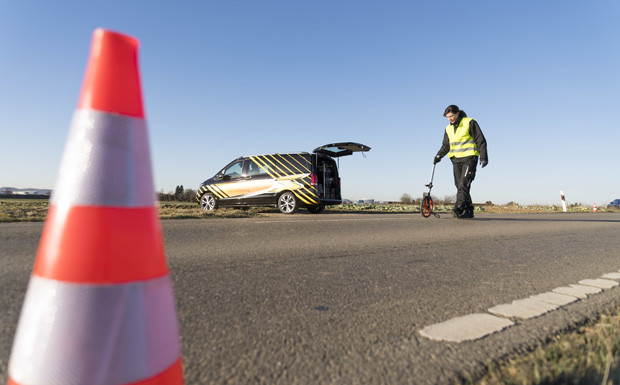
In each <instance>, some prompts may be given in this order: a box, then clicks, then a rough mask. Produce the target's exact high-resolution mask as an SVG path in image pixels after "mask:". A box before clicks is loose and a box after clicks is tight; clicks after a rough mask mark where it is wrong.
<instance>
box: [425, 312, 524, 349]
mask: <svg viewBox="0 0 620 385" xmlns="http://www.w3.org/2000/svg"><path fill="white" fill-rule="evenodd" d="M512 325H514V323H513V322H512V321H510V320H507V319H505V318H500V317H496V316H493V315H490V314H486V313H478V314H469V315H466V316H463V317H457V318H452V319H450V320H447V321H445V322H441V323H437V324H434V325H429V326H427V327H425V328H424V329H422V330H420V334H421V335H422V336H424V337H426V338H430V339H432V340H436V341H449V342H463V341H471V340H476V339H478V338H482V337H484V336H487V335H489V334H492V333H495V332H498V331H500V330H503V329H504V328H507V327H509V326H512Z"/></svg>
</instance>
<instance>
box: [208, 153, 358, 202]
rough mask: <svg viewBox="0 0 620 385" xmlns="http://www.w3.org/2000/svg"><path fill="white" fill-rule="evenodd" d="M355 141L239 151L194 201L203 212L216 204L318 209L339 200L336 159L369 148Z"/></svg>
mask: <svg viewBox="0 0 620 385" xmlns="http://www.w3.org/2000/svg"><path fill="white" fill-rule="evenodd" d="M369 150H370V147H368V146H365V145H363V144H359V143H353V142H346V143H332V144H327V145H325V146H321V147H319V148H316V149H315V150H314V151H313V152H312V153H307V152H300V153H289V154H270V155H253V156H242V157H240V158H237V159H235V160H233V161H232V162H230V163H229V164H228V165H226V167H224V168H223V169H222V170H221V171H219V172H218V173H217V174H216V175H215V176H214V177H213V178H210V179H207V180H206V181H204V182H202V184H201V185H200V187H199V188H198V191H197V192H196V200H197V201H198V203H199V204H200V206H201V207H202V208H203V209H204V210H205V211H213V210H215V209H216V208H218V207H256V206H267V207H277V208H278V209H280V211H281V212H282V213H284V214H293V213H295V212H297V211H298V210H299V209H300V208H306V209H307V210H308V211H309V212H311V213H315V214H316V213H320V212H322V211H323V210H324V209H325V206H327V205H337V204H340V203H342V196H341V194H340V176H339V175H338V165H337V164H336V161H335V160H334V159H335V158H340V157H341V156H347V155H352V154H353V153H355V152H366V151H369Z"/></svg>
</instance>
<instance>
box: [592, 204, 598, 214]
mask: <svg viewBox="0 0 620 385" xmlns="http://www.w3.org/2000/svg"><path fill="white" fill-rule="evenodd" d="M592 211H594V212H595V213H598V208H597V207H596V203H595V204H594V207H593V208H592Z"/></svg>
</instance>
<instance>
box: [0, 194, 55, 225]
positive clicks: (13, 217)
mask: <svg viewBox="0 0 620 385" xmlns="http://www.w3.org/2000/svg"><path fill="white" fill-rule="evenodd" d="M47 208H48V202H47V200H34V199H24V200H20V199H8V200H0V222H41V221H44V220H45V217H46V216H47Z"/></svg>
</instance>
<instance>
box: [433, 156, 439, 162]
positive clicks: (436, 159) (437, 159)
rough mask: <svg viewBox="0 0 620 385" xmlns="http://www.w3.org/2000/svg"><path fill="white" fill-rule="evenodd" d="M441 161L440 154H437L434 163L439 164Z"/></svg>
mask: <svg viewBox="0 0 620 385" xmlns="http://www.w3.org/2000/svg"><path fill="white" fill-rule="evenodd" d="M440 161H441V156H439V155H435V158H433V164H437V163H439V162H440Z"/></svg>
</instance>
